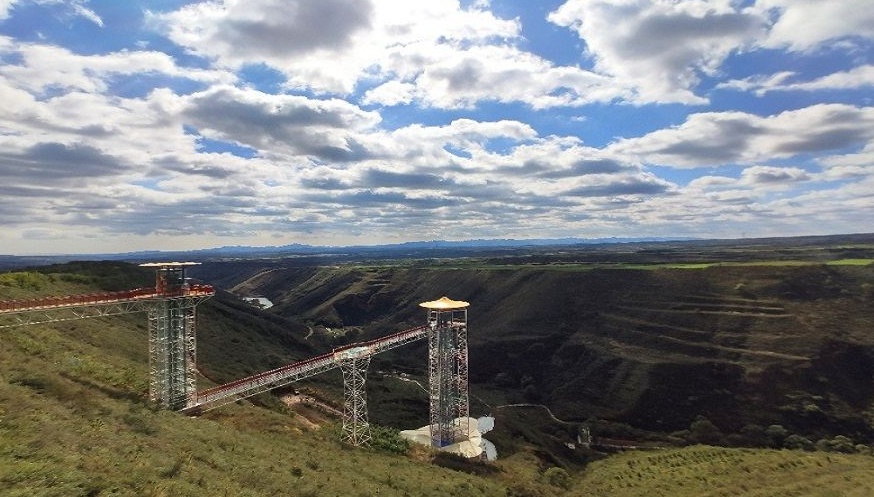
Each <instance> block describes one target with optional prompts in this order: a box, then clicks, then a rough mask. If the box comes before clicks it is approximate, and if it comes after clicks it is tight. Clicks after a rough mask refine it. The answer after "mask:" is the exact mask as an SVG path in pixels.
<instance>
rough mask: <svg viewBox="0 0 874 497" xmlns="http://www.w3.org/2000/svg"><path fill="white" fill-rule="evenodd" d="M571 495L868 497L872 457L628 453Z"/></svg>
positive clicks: (595, 468) (601, 465) (707, 450)
mask: <svg viewBox="0 0 874 497" xmlns="http://www.w3.org/2000/svg"><path fill="white" fill-rule="evenodd" d="M571 494H574V495H586V496H588V495H592V496H595V495H616V496H696V497H698V496H729V495H757V496H763V497H764V496H777V495H787V496H788V495H797V496H817V495H818V496H853V495H857V496H868V495H874V457H872V456H870V455H861V454H837V453H827V452H803V451H795V450H769V449H726V448H721V447H707V446H695V447H686V448H682V449H670V450H661V451H652V452H629V453H625V454H619V455H615V456H612V457H610V458H608V459H605V460H602V461H596V462H594V463H592V464H590V465H589V466H588V468H587V469H586V471H585V473H584V475H583V477H582V478H581V479H580V480H579V481H578V482H577V484H576V485H575V487H574V489H573V490H572V492H571Z"/></svg>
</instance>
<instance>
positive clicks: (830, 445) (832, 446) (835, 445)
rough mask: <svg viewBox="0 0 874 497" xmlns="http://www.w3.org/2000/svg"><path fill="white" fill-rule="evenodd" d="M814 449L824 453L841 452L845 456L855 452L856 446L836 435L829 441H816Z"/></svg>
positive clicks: (846, 438)
mask: <svg viewBox="0 0 874 497" xmlns="http://www.w3.org/2000/svg"><path fill="white" fill-rule="evenodd" d="M816 449H817V450H824V451H826V452H843V453H845V454H851V453H853V452H856V446H855V445H854V444H853V439H852V438H850V437H845V436H843V435H837V436H835V437H834V438H833V439H831V440H829V439H827V438H823V439H821V440H819V441H817V442H816Z"/></svg>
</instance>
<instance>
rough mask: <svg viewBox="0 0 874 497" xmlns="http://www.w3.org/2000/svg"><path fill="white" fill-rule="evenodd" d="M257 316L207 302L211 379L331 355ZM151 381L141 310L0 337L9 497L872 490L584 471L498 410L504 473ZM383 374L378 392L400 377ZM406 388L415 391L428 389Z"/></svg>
mask: <svg viewBox="0 0 874 497" xmlns="http://www.w3.org/2000/svg"><path fill="white" fill-rule="evenodd" d="M148 283H149V275H148V273H144V272H142V271H140V270H139V269H136V268H132V267H129V266H125V265H116V264H112V265H107V264H88V265H64V266H55V267H49V268H44V269H41V270H40V272H39V273H37V272H27V273H14V274H0V299H6V298H25V297H31V296H41V295H57V294H63V293H76V292H86V293H87V292H94V291H98V290H113V289H120V288H127V287H130V286H137V285H141V284H148ZM262 314H263V313H259V312H255V311H252V310H250V309H249V308H247V307H245V306H241V305H240V304H239V303H237V302H236V301H234V300H233V299H232V298H230V297H227V296H224V297H222V296H220V297H219V298H216V299H214V300H212V301H210V302H208V303H207V304H204V305H203V307H201V308H200V314H199V316H200V319H199V322H198V325H199V331H200V333H199V346H200V348H199V352H200V354H199V357H200V359H201V366H202V367H203V368H204V370H205V371H208V372H209V373H208V374H209V375H210V376H211V377H212V376H214V377H215V378H214V379H216V380H217V381H224V380H226V379H230V378H231V377H235V376H238V375H240V374H245V373H249V372H252V371H255V370H259V369H263V368H266V367H271V366H272V365H273V364H274V363H275V362H277V361H285V360H289V359H292V358H298V357H301V356H304V355H308V354H310V353H311V352H312V351H311V350H310V347H312V348H313V349H319V348H320V346H319V345H318V344H316V345H314V346H311V345H309V341H308V340H303V339H302V338H301V336H302V334H303V333H305V332H306V326H304V325H301V324H300V323H297V322H296V321H294V320H288V319H285V318H282V317H279V316H263V315H262ZM146 374H147V364H146V330H145V320H144V319H143V316H138V315H130V316H122V317H112V318H101V319H92V320H83V321H76V322H69V323H58V324H54V325H41V326H32V327H25V328H15V329H9V330H2V331H0V495H3V496H7V495H8V496H27V497H31V496H43V495H46V496H49V495H51V496H64V497H67V496H78V495H83V496H84V495H155V496H177V495H228V496H238V495H244V496H245V495H252V496H256V495H257V496H260V495H293V496H334V495H337V496H340V495H342V496H349V495H352V496H357V495H360V496H365V495H367V496H370V495H389V496H391V495H398V496H405V495H406V496H418V495H441V496H443V495H458V496H476V495H486V496H510V495H516V496H543V497H549V496H557V495H565V494H567V495H605V494H608V493H610V494H617V495H623V494H627V495H643V494H647V495H686V494H688V495H708V494H707V492H710V494H712V495H721V494H720V493H719V491H717V490H716V489H717V488H719V487H722V488H724V491H723V493H722V494H725V493H732V494H734V493H737V492H739V491H743V490H744V487H742V486H740V485H748V486H747V490H751V489H753V487H752V485H753V484H754V485H755V489H757V490H758V491H760V492H761V494H762V495H773V494H775V493H776V492H788V493H789V494H792V493H793V492H794V493H795V494H799V493H802V494H811V493H812V494H814V495H815V494H816V492H818V491H820V490H822V492H821V494H822V495H829V492H833V493H832V494H833V495H837V494H840V495H848V494H849V495H851V494H852V491H859V489H861V490H863V491H867V490H866V489H867V487H866V486H865V485H869V484H868V482H869V481H871V474H872V473H874V458H872V457H871V456H866V455H858V454H856V455H840V454H834V453H825V452H816V453H805V452H790V451H751V450H741V449H718V448H702V447H693V448H687V449H671V450H664V451H658V452H645V453H629V454H622V455H618V456H610V457H607V458H606V459H603V460H601V461H597V462H595V463H592V464H590V465H589V466H588V467H587V468H586V469H585V470H584V471H582V472H581V470H580V468H581V467H582V466H581V464H582V463H583V461H584V460H585V458H582V459H580V458H579V453H574V452H573V451H569V450H566V449H562V448H561V447H563V445H562V443H561V441H562V440H563V437H566V436H568V435H569V434H568V433H566V432H568V431H570V428H569V427H568V426H564V425H561V424H555V423H553V424H552V426H544V427H542V428H541V429H542V430H551V431H553V432H554V435H555V439H554V440H553V441H552V442H551V443H552V444H553V446H550V448H549V451H551V453H554V454H559V455H561V454H560V452H561V451H563V450H564V451H565V452H563V453H562V454H563V455H561V457H558V458H555V459H548V458H545V457H544V454H543V451H544V446H541V445H538V443H539V440H538V437H539V435H536V434H532V432H531V430H532V427H533V426H535V425H538V424H543V425H547V424H549V423H548V422H544V421H543V420H542V419H538V418H537V417H536V416H535V415H534V414H533V413H534V412H536V411H531V413H532V414H530V416H531V417H527V418H526V417H522V418H518V419H516V418H511V417H507V418H506V419H504V420H503V421H502V420H501V416H499V424H500V425H502V426H500V427H499V428H498V429H497V430H496V432H495V433H494V435H495V439H496V443H498V444H499V446H500V450H503V451H505V452H504V453H503V455H505V456H506V457H505V458H503V459H502V460H500V461H498V462H497V463H495V464H471V463H465V462H463V461H458V460H455V459H453V458H447V457H442V456H440V457H435V455H434V454H433V453H430V452H429V451H427V450H424V449H411V450H410V451H409V452H408V453H407V454H406V455H398V454H388V453H383V452H379V451H373V450H361V449H350V448H347V447H344V446H342V445H340V444H339V443H338V442H337V436H336V432H335V430H336V427H335V426H334V425H332V424H330V421H329V420H327V422H326V419H325V417H324V416H321V415H311V413H309V412H308V411H307V410H306V409H301V410H299V411H289V410H285V409H282V408H280V407H277V405H278V403H275V402H269V401H265V402H266V403H267V404H269V405H270V406H271V409H265V408H260V407H255V406H251V405H249V404H244V405H232V406H227V407H225V408H222V409H220V410H217V411H213V412H211V413H209V414H207V415H205V416H202V417H200V418H188V417H186V416H183V415H180V414H177V413H173V412H168V411H162V410H156V409H154V408H153V407H152V406H151V405H150V404H149V403H148V402H146V401H145V398H146V395H147V385H146ZM375 377H376V378H377V381H376V382H375V385H374V388H376V389H377V390H379V391H382V390H383V389H395V388H397V385H396V384H397V383H399V380H396V379H393V378H392V377H391V376H390V375H388V374H385V375H378V374H375ZM201 380H202V381H203V383H204V384H209V383H210V380H209V379H208V378H202V379H201ZM401 383H403V382H401ZM404 385H406V387H408V390H407V391H406V393H405V395H408V396H410V397H415V396H416V395H419V394H418V393H416V392H415V390H416V387H414V386H412V385H411V384H409V383H404ZM373 397H374V399H375V400H376V399H378V398H379V397H380V394H379V393H376V394H374V395H373ZM496 399H498V400H500V396H499V395H492V396H489V397H488V399H487V401H488V402H492V401H494V400H496ZM386 402H387V400H386ZM419 407H421V405H420V406H419ZM502 413H503V411H502ZM502 416H503V414H502ZM313 420H315V421H317V422H318V423H320V424H321V426H317V425H314V424H313V422H312V421H313ZM556 466H565V467H566V468H567V471H568V472H569V473H568V474H567V475H564V473H563V470H559V469H558V468H557V467H556ZM450 468H455V469H450ZM836 475H837V476H836ZM769 489H771V490H773V491H771V492H770V493H769V492H768V491H769ZM834 492H837V493H834ZM859 494H860V495H862V493H859Z"/></svg>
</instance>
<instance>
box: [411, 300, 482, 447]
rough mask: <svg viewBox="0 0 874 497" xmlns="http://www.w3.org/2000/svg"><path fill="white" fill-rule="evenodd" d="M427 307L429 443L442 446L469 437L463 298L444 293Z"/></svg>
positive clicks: (427, 303)
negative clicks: (448, 295)
mask: <svg viewBox="0 0 874 497" xmlns="http://www.w3.org/2000/svg"><path fill="white" fill-rule="evenodd" d="M419 305H420V306H422V307H424V308H426V309H428V390H429V394H430V401H431V402H430V403H431V409H430V426H431V444H432V445H433V446H434V447H445V446H447V445H450V444H454V443H457V442H460V441H462V440H467V439H468V438H469V437H470V433H469V426H468V421H467V418H468V416H469V415H470V403H469V399H468V395H469V394H468V375H467V307H468V306H469V305H470V304H468V303H467V302H459V301H453V300H450V299H448V298H446V297H443V298H441V299H440V300H435V301H433V302H424V303H422V304H419Z"/></svg>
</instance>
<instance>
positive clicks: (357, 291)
mask: <svg viewBox="0 0 874 497" xmlns="http://www.w3.org/2000/svg"><path fill="white" fill-rule="evenodd" d="M872 282H874V268H871V267H831V266H810V267H766V266H757V267H711V268H707V269H658V270H626V269H609V270H604V269H595V270H588V271H580V270H576V271H570V270H557V269H542V270H541V269H528V268H526V269H518V270H471V269H464V270H445V269H441V270H434V269H401V268H388V269H355V268H345V267H340V268H314V267H307V268H294V267H288V268H279V269H273V270H271V271H266V272H261V273H259V274H257V275H255V276H253V277H251V278H249V279H246V280H244V281H242V282H241V283H239V284H238V285H236V287H235V290H236V291H237V292H239V293H243V294H257V295H263V296H266V297H267V298H269V299H270V300H272V301H273V302H274V303H275V304H276V305H275V307H274V308H273V309H271V311H273V312H277V313H279V314H282V315H285V316H298V317H300V318H302V319H304V320H308V321H309V322H311V323H314V324H316V325H323V326H327V327H331V328H344V327H345V328H349V327H355V328H357V329H360V335H358V336H377V335H383V334H386V333H388V332H391V331H393V330H397V329H401V328H402V327H403V326H406V325H413V324H417V323H419V322H421V320H422V319H423V316H422V313H421V309H419V308H418V307H417V305H416V304H417V303H418V302H421V301H424V300H430V299H433V298H437V297H440V296H441V295H448V296H450V297H451V298H454V299H461V300H467V301H470V302H471V304H472V306H471V314H470V346H471V351H470V359H471V363H472V367H471V369H470V371H471V378H472V380H473V381H474V382H476V383H480V384H482V385H487V386H488V387H490V388H494V389H499V390H502V391H504V392H505V393H506V394H507V395H508V396H510V397H511V398H514V397H517V398H519V399H524V400H531V401H538V402H543V403H546V404H549V405H550V406H551V407H552V408H553V409H554V410H555V411H556V412H557V413H560V415H561V416H563V417H567V418H571V419H578V420H583V419H586V418H587V417H590V416H597V417H606V418H612V419H616V420H621V421H625V422H628V423H630V424H632V425H635V426H639V427H642V428H646V429H652V430H657V431H663V432H667V431H673V430H678V429H682V428H687V427H688V426H689V424H690V422H691V421H692V420H693V419H694V418H695V416H697V415H704V416H707V417H708V418H710V419H711V420H712V421H714V423H716V424H717V425H718V426H719V427H721V428H722V429H723V430H725V431H736V430H740V429H741V427H743V426H744V425H746V424H751V423H756V424H764V425H768V424H772V423H776V424H783V425H784V426H787V427H789V428H791V429H795V430H797V431H799V432H804V433H823V434H825V433H842V434H852V435H855V436H856V437H857V438H858V439H860V440H871V438H872V435H874V433H872V431H871V428H870V422H869V419H870V418H871V415H870V413H869V412H868V411H869V410H870V407H871V404H872V401H874V380H872V377H874V333H872V331H874V292H872ZM411 350H412V351H413V352H410V351H407V352H400V353H399V354H397V355H396V357H395V359H396V360H397V361H398V362H400V363H401V364H406V365H407V366H408V367H410V368H420V369H421V368H422V365H423V364H424V363H423V362H422V361H421V360H419V359H421V358H419V357H418V356H417V354H419V353H420V352H421V351H420V350H418V349H416V348H415V347H414V348H413V349H411ZM414 356H415V357H414Z"/></svg>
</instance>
